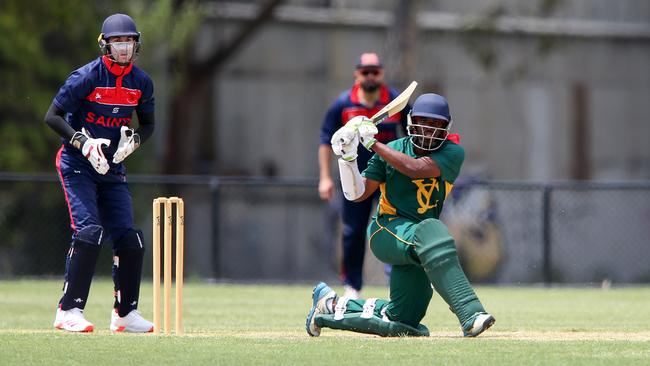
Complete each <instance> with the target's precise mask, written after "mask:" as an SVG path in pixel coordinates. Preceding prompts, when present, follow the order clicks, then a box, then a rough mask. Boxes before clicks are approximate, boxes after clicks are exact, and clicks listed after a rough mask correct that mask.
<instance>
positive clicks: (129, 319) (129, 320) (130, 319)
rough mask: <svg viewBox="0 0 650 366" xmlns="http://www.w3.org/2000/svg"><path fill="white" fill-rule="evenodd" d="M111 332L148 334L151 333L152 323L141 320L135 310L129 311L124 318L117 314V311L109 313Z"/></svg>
mask: <svg viewBox="0 0 650 366" xmlns="http://www.w3.org/2000/svg"><path fill="white" fill-rule="evenodd" d="M111 331H112V332H116V333H120V332H129V333H150V332H153V323H152V322H150V321H148V320H147V319H145V318H143V317H142V315H140V312H139V311H137V310H131V312H130V313H128V314H127V315H126V316H125V317H121V316H120V315H119V314H118V313H117V309H113V311H112V312H111Z"/></svg>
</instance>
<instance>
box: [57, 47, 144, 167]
mask: <svg viewBox="0 0 650 366" xmlns="http://www.w3.org/2000/svg"><path fill="white" fill-rule="evenodd" d="M54 104H55V105H56V106H57V107H58V108H59V109H61V110H63V111H65V112H67V113H66V120H67V121H68V123H69V124H70V125H71V126H72V128H74V129H75V130H76V131H81V129H82V128H85V129H86V131H88V134H89V135H90V137H93V138H106V139H109V140H111V144H110V146H109V147H104V148H103V151H104V154H105V156H106V159H107V160H108V161H109V163H110V164H111V168H118V167H116V165H115V164H113V163H112V160H113V153H115V150H116V149H117V144H118V142H119V140H120V127H122V126H131V119H132V117H133V112H134V111H137V112H138V113H142V114H149V113H153V111H154V95H153V82H152V81H151V78H150V77H149V75H147V74H146V73H145V72H144V71H143V70H142V69H140V68H138V67H137V66H135V65H133V64H129V66H126V67H122V66H119V65H118V64H117V63H115V62H114V61H112V60H111V59H110V58H109V57H108V56H101V57H99V58H97V59H95V60H93V61H91V62H90V63H88V64H86V65H84V66H82V67H80V68H79V69H77V70H75V71H73V72H72V74H70V76H69V77H68V79H67V80H66V81H65V83H64V84H63V86H61V88H60V89H59V92H58V93H57V94H56V96H55V97H54ZM62 140H63V141H62V142H63V145H64V149H63V150H64V151H63V152H64V153H67V154H70V155H78V156H79V157H81V158H83V157H82V155H81V151H79V150H78V149H76V148H74V147H73V146H72V145H70V143H69V142H68V141H66V140H65V139H62ZM83 159H84V160H85V158H83ZM118 165H120V166H121V165H122V164H118ZM120 168H121V167H120ZM122 169H123V168H122ZM119 170H121V169H119Z"/></svg>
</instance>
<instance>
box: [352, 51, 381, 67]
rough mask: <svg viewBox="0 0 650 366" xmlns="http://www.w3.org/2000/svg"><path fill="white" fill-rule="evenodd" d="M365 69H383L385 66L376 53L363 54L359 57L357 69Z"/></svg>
mask: <svg viewBox="0 0 650 366" xmlns="http://www.w3.org/2000/svg"><path fill="white" fill-rule="evenodd" d="M363 67H378V68H382V67H383V65H382V64H381V61H379V56H377V54H376V53H374V52H368V53H363V54H361V56H359V62H358V63H357V69H361V68H363Z"/></svg>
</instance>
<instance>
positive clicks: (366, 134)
mask: <svg viewBox="0 0 650 366" xmlns="http://www.w3.org/2000/svg"><path fill="white" fill-rule="evenodd" d="M357 132H358V133H359V141H361V144H362V145H363V147H365V148H366V149H368V150H370V149H371V148H372V146H373V145H374V144H375V142H377V139H376V138H375V135H376V134H377V132H379V131H378V130H377V126H375V124H374V123H372V121H370V120H369V119H365V120H363V121H362V122H361V124H359V127H357Z"/></svg>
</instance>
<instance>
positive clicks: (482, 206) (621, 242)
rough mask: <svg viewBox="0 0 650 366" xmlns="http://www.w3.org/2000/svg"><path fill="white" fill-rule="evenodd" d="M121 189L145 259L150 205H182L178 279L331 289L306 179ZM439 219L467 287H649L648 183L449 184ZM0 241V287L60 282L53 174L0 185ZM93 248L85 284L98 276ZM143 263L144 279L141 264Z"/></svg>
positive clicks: (60, 205)
mask: <svg viewBox="0 0 650 366" xmlns="http://www.w3.org/2000/svg"><path fill="white" fill-rule="evenodd" d="M129 182H130V184H129V185H130V189H131V193H132V197H133V203H134V211H135V217H136V226H138V227H140V228H141V229H142V230H143V231H144V233H145V239H146V246H147V250H149V251H150V249H151V221H152V216H151V207H152V200H153V198H155V197H158V196H181V197H183V198H184V200H185V202H186V212H185V220H186V232H185V236H186V238H185V242H186V248H185V250H186V254H185V258H186V265H185V268H186V273H187V276H188V277H189V278H200V279H220V280H221V279H224V280H236V281H260V280H263V281H284V282H309V281H316V280H321V279H322V280H329V281H335V280H336V278H337V273H338V263H339V261H338V256H339V255H340V249H339V248H338V238H339V230H340V229H339V223H338V221H337V216H336V209H337V206H336V205H332V206H328V205H327V204H325V203H323V202H322V201H320V199H319V198H318V193H317V181H316V180H315V179H289V178H275V179H271V178H223V177H214V176H130V178H129ZM443 211H444V214H443V217H442V220H443V221H444V222H445V223H446V224H447V225H448V226H449V229H450V232H451V233H452V234H453V236H454V238H456V243H457V246H458V250H459V255H460V258H461V262H462V264H463V267H464V269H465V271H466V272H467V274H468V276H469V277H470V279H471V280H472V281H474V282H483V283H499V284H520V283H522V284H524V283H525V284H528V283H542V282H545V283H600V282H602V281H612V282H622V283H648V282H650V266H648V262H647V258H649V257H650V225H648V223H649V222H650V184H649V183H638V184H637V183H634V184H633V183H630V184H607V183H557V184H531V183H503V182H484V181H476V180H471V179H461V180H459V181H458V182H457V184H456V185H455V187H454V190H453V191H452V195H451V197H450V198H449V199H448V200H447V201H446V202H445V208H444V210H443ZM0 233H2V240H1V241H0V278H8V277H20V276H62V275H63V271H64V264H65V255H66V252H67V250H68V246H69V242H70V236H71V234H72V232H71V229H70V226H69V215H68V210H67V207H66V204H65V200H64V197H63V193H62V191H61V187H60V184H59V182H58V180H57V178H56V176H55V175H49V174H7V173H3V174H0ZM105 246H106V248H104V249H103V250H102V254H101V257H100V259H99V261H100V262H99V263H98V265H97V274H98V275H106V276H109V275H110V270H111V258H110V256H111V251H110V250H109V248H110V244H108V245H105ZM149 253H150V252H149ZM367 257H368V258H367V264H368V266H367V267H368V268H366V274H367V278H366V280H367V282H368V283H385V276H384V275H383V266H381V264H380V263H378V262H376V260H373V258H372V255H371V254H368V255H367ZM145 258H146V262H145V268H144V271H145V277H147V276H150V275H148V274H150V273H151V258H150V255H147V256H146V257H145Z"/></svg>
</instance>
